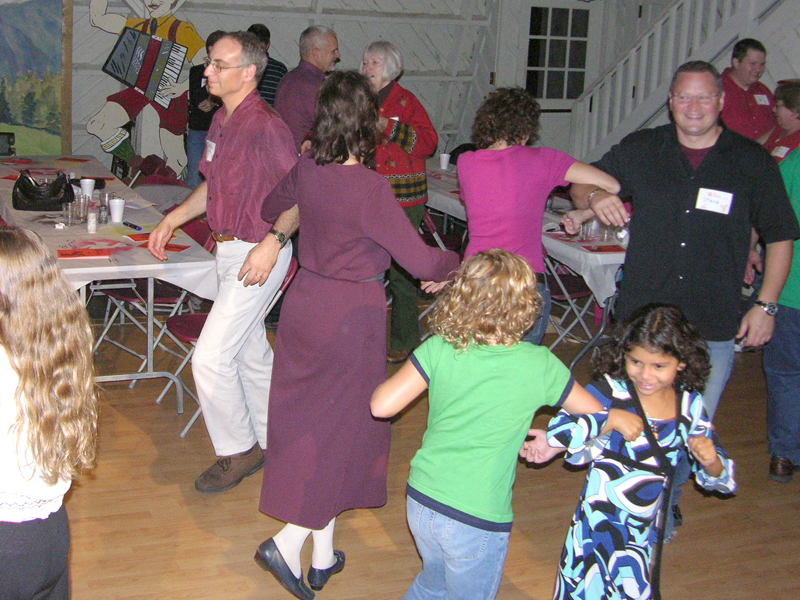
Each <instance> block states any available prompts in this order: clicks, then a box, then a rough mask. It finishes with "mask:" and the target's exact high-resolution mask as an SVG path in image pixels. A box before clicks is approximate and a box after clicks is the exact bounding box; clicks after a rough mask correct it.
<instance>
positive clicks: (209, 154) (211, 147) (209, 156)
mask: <svg viewBox="0 0 800 600" xmlns="http://www.w3.org/2000/svg"><path fill="white" fill-rule="evenodd" d="M216 149H217V145H216V144H215V143H214V142H211V141H209V140H206V160H207V161H208V162H211V161H212V160H213V159H214V151H215V150H216Z"/></svg>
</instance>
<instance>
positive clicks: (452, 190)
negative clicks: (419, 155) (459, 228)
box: [426, 157, 467, 223]
mask: <svg viewBox="0 0 800 600" xmlns="http://www.w3.org/2000/svg"><path fill="white" fill-rule="evenodd" d="M426 166H427V169H426V170H427V173H428V204H427V206H428V208H432V209H433V210H438V211H439V212H442V213H444V214H446V215H450V216H451V217H454V218H456V219H458V220H460V221H464V222H465V223H466V221H467V211H466V209H465V208H464V203H463V202H461V198H460V197H459V195H458V176H457V175H456V172H455V170H454V168H453V167H452V166H451V167H450V169H448V170H447V171H442V170H441V169H440V168H439V158H438V157H437V158H429V159H428V162H427V165H426Z"/></svg>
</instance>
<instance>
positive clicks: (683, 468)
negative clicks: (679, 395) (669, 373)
mask: <svg viewBox="0 0 800 600" xmlns="http://www.w3.org/2000/svg"><path fill="white" fill-rule="evenodd" d="M733 345H734V340H727V341H724V342H708V354H709V358H710V362H711V372H710V373H709V375H708V381H707V382H706V388H705V390H704V391H703V407H704V408H705V410H706V414H707V415H708V420H709V421H711V422H712V423H713V422H714V415H715V414H716V412H717V406H719V399H720V397H721V396H722V392H724V391H725V385H726V384H727V383H728V379H730V376H731V372H732V371H733V357H734V354H735V352H734V349H733ZM687 452H688V450H687V449H685V448H684V449H683V451H681V455H680V458H679V459H678V464H677V465H675V476H674V478H673V483H672V496H671V498H670V504H671V505H672V510H668V511H667V523H666V528H665V529H664V539H665V540H669V539H670V538H671V537H672V535H673V533H674V531H675V515H674V511H675V509H676V508H677V506H678V500H679V499H680V496H681V490H680V486H682V485H683V484H684V483H686V482H687V481H689V476H690V475H691V474H692V466H691V465H690V464H689V456H688V454H687Z"/></svg>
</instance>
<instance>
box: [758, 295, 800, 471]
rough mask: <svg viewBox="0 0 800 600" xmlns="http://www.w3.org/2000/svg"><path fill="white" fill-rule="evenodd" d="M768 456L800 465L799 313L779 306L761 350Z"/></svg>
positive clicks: (799, 311) (794, 309)
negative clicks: (765, 342) (768, 335)
mask: <svg viewBox="0 0 800 600" xmlns="http://www.w3.org/2000/svg"><path fill="white" fill-rule="evenodd" d="M764 372H765V373H766V376H767V393H768V399H767V441H768V448H769V454H770V456H778V457H781V458H788V459H789V460H790V461H792V463H793V464H795V465H800V310H798V309H796V308H790V307H788V306H784V305H781V306H780V307H779V309H778V314H776V315H775V330H774V332H773V333H772V339H771V340H770V342H769V343H768V344H767V345H766V346H765V347H764Z"/></svg>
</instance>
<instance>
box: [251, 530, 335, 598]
mask: <svg viewBox="0 0 800 600" xmlns="http://www.w3.org/2000/svg"><path fill="white" fill-rule="evenodd" d="M254 558H255V561H256V564H257V565H258V566H259V567H261V568H262V569H264V570H265V571H269V572H270V573H272V575H273V576H274V577H275V579H277V580H278V583H280V584H281V585H282V586H283V587H284V588H285V589H286V591H287V592H289V593H290V594H293V595H294V596H296V597H298V598H300V600H313V598H314V592H312V591H311V590H310V589H308V586H306V584H305V582H304V581H303V574H302V573H300V577H295V576H294V573H292V570H291V569H290V568H289V565H287V564H286V561H285V560H284V559H283V555H281V551H280V550H278V547H277V546H276V545H275V541H274V540H273V539H272V538H269V539H268V540H265V541H263V542H261V545H260V546H259V547H258V550H256V555H255V557H254ZM337 564H338V563H337ZM342 564H343V565H344V556H343V557H342ZM334 566H336V565H334ZM331 568H333V567H331ZM339 570H340V571H341V569H339ZM310 577H311V573H310V572H309V579H310Z"/></svg>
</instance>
